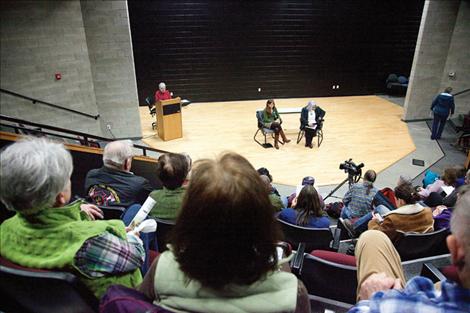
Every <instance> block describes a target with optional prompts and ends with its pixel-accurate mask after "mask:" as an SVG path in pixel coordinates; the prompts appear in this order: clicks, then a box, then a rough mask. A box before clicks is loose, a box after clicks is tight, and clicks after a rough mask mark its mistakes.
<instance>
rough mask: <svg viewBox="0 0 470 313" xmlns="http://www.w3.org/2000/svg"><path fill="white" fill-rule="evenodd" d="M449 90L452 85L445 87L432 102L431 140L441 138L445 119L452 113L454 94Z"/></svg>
mask: <svg viewBox="0 0 470 313" xmlns="http://www.w3.org/2000/svg"><path fill="white" fill-rule="evenodd" d="M451 92H452V87H447V88H446V89H445V90H444V92H442V93H440V94H439V95H438V96H437V97H436V98H435V99H434V101H433V102H432V105H431V112H432V113H431V114H433V115H434V118H433V122H432V132H431V139H432V140H435V139H441V135H442V131H443V130H444V126H445V125H446V121H447V120H448V119H449V118H450V117H451V116H452V115H453V114H454V110H455V104H454V96H453V95H452V94H451Z"/></svg>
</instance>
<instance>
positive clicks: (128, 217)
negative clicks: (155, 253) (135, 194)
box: [122, 204, 155, 275]
mask: <svg viewBox="0 0 470 313" xmlns="http://www.w3.org/2000/svg"><path fill="white" fill-rule="evenodd" d="M141 207H142V205H140V204H133V205H131V206H130V207H128V208H127V210H126V212H124V215H123V216H122V221H123V222H124V224H125V225H126V226H129V224H130V223H131V222H132V220H133V219H134V217H135V216H136V215H137V213H138V212H139V210H140V208H141ZM152 238H155V233H140V239H142V242H143V243H144V249H145V261H144V264H142V267H141V268H140V270H141V272H142V275H145V273H147V271H148V268H149V266H150V264H149V250H150V242H151V240H152Z"/></svg>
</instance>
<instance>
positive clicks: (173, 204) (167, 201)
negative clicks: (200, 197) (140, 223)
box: [149, 187, 186, 220]
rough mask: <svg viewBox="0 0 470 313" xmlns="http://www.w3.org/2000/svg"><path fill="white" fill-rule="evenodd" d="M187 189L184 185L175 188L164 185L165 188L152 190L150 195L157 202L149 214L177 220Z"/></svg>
mask: <svg viewBox="0 0 470 313" xmlns="http://www.w3.org/2000/svg"><path fill="white" fill-rule="evenodd" d="M185 191H186V189H185V188H183V187H179V188H176V189H174V190H170V189H167V188H165V187H163V189H158V190H154V191H152V192H151V193H150V197H152V199H153V200H155V201H156V202H157V203H156V204H155V206H154V207H153V208H152V210H151V211H150V213H149V215H150V216H152V217H157V218H162V219H167V220H175V219H176V217H177V216H178V214H179V212H180V209H181V204H182V203H183V197H184V193H185Z"/></svg>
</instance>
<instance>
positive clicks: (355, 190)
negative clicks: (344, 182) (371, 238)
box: [341, 170, 378, 229]
mask: <svg viewBox="0 0 470 313" xmlns="http://www.w3.org/2000/svg"><path fill="white" fill-rule="evenodd" d="M376 178H377V174H376V173H375V171H374V170H368V171H367V172H366V173H365V174H364V177H363V181H362V182H359V183H356V184H354V185H352V186H351V188H350V189H349V190H348V191H347V192H346V194H345V195H344V198H343V203H344V208H343V210H342V211H341V217H342V218H343V219H344V221H345V223H347V224H348V225H350V226H349V228H352V227H351V225H352V226H353V227H354V228H355V229H360V228H362V226H363V224H367V222H368V221H369V219H366V220H360V218H361V217H363V216H366V215H367V214H368V213H370V212H371V210H372V200H374V197H375V194H376V193H377V191H378V190H377V188H375V187H374V182H375V179H376Z"/></svg>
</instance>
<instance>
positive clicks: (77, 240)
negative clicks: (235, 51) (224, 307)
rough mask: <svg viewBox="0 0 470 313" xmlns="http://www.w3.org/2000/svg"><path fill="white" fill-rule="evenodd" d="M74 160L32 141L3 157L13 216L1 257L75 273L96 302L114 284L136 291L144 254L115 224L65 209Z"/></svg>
mask: <svg viewBox="0 0 470 313" xmlns="http://www.w3.org/2000/svg"><path fill="white" fill-rule="evenodd" d="M72 170H73V165H72V157H71V156H70V154H69V152H68V151H66V150H65V149H64V147H63V146H62V145H61V144H58V143H53V142H50V141H47V140H46V139H41V138H34V139H29V140H25V141H20V142H17V143H14V144H12V145H10V146H9V147H7V148H6V149H5V150H4V151H3V152H2V153H1V179H0V181H1V182H0V186H1V187H0V189H1V200H2V202H3V203H4V204H5V205H6V207H7V208H9V209H11V210H14V211H16V215H15V216H14V217H12V218H10V219H8V220H6V221H4V222H3V223H2V224H1V225H0V243H1V244H0V246H1V255H2V257H4V258H6V259H8V260H9V261H11V262H13V263H16V264H19V265H21V266H24V267H29V268H38V269H46V270H60V271H68V272H73V273H74V274H75V275H78V277H79V279H80V280H81V281H82V282H83V283H85V285H86V286H88V288H90V290H91V291H92V292H93V293H94V294H95V295H96V296H97V297H98V298H100V297H101V295H102V294H103V293H104V292H105V290H106V288H107V287H108V286H110V285H113V284H121V285H124V286H128V287H135V286H136V285H137V284H139V283H140V282H141V281H142V276H141V274H140V271H139V267H140V266H141V265H142V263H143V260H144V257H145V252H144V249H143V247H142V243H141V241H140V239H139V238H138V237H137V236H135V235H134V234H132V233H128V234H126V231H125V228H124V224H123V223H122V221H119V220H109V221H94V220H93V219H94V218H102V213H101V212H100V210H99V209H98V208H97V207H95V206H94V205H89V204H85V203H83V202H81V201H75V202H72V203H69V200H70V198H71V182H70V176H71V174H72Z"/></svg>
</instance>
